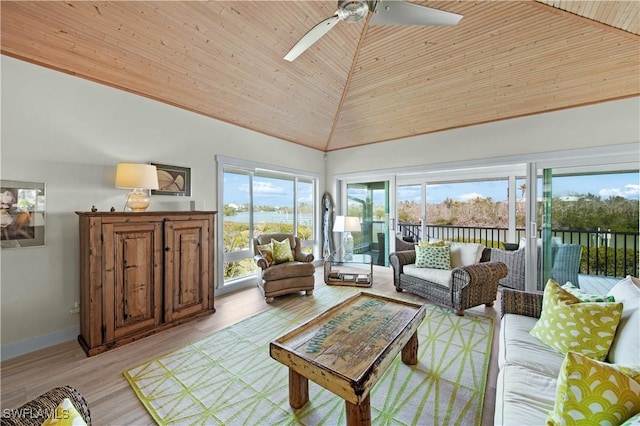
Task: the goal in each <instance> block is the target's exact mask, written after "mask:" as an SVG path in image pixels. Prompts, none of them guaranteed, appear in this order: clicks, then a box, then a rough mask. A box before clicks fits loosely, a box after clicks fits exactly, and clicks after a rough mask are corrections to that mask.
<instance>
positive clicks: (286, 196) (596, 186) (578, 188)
mask: <svg viewBox="0 0 640 426" xmlns="http://www.w3.org/2000/svg"><path fill="white" fill-rule="evenodd" d="M521 183H524V179H523V180H522V181H519V182H518V183H517V186H518V187H519V186H520V184H521ZM552 191H553V194H554V196H560V197H562V196H572V195H579V194H587V193H591V194H595V195H599V196H601V197H602V198H603V199H607V198H609V197H610V196H621V197H625V198H628V199H632V200H638V199H639V195H640V175H639V174H638V173H637V172H636V173H619V174H600V175H584V176H567V177H556V178H554V180H553V188H552ZM224 192H225V194H224V202H225V204H229V203H235V204H238V205H240V204H244V203H247V202H248V201H249V180H248V177H247V176H246V175H240V174H229V173H226V174H225V177H224ZM292 193H293V180H282V179H271V178H263V177H256V178H255V182H254V188H253V194H254V198H255V203H256V204H257V205H273V206H290V205H291V202H292V195H291V194H292ZM299 195H300V201H301V202H307V203H309V202H311V196H312V186H311V184H304V183H303V184H301V185H300V190H299ZM476 197H480V198H489V197H491V198H492V199H493V200H494V201H505V200H506V199H507V183H506V180H503V181H484V182H469V183H452V184H434V185H429V186H428V189H427V201H428V202H429V203H440V202H442V201H444V200H445V199H446V198H451V199H453V200H457V201H467V200H469V199H473V198H476ZM518 197H520V193H519V191H518ZM411 200H413V201H416V202H419V201H420V186H419V185H416V186H412V187H400V188H399V189H398V201H399V202H400V201H411ZM374 204H383V202H382V199H375V200H374Z"/></svg>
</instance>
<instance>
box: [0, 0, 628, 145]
mask: <svg viewBox="0 0 640 426" xmlns="http://www.w3.org/2000/svg"><path fill="white" fill-rule="evenodd" d="M415 3H418V4H422V5H426V6H429V7H433V8H437V9H442V10H447V11H451V12H455V13H458V14H461V15H464V18H463V19H462V20H461V21H460V23H459V24H458V25H457V26H455V27H413V26H367V25H366V23H365V22H364V21H362V22H359V23H355V24H346V23H344V22H340V23H338V25H336V27H334V28H333V30H331V31H330V32H329V33H328V34H327V35H325V36H324V37H323V38H322V39H321V40H320V41H318V42H317V43H316V44H314V45H313V46H312V47H311V48H310V49H309V50H308V51H306V52H305V53H303V54H302V55H301V56H300V57H299V58H298V59H297V60H295V61H294V62H291V63H289V62H287V61H284V60H283V59H282V57H283V55H284V54H285V53H286V52H287V51H288V50H289V48H290V47H291V46H292V45H293V44H294V43H295V42H296V41H297V40H298V39H299V38H300V37H301V36H302V35H303V34H305V33H306V32H307V31H308V30H309V29H310V28H311V27H312V26H313V25H315V24H316V23H318V22H320V21H321V20H323V19H325V18H327V17H329V16H331V15H333V13H334V12H335V10H336V2H335V1H227V2H223V1H209V2H204V1H200V2H198V1H190V2H181V1H158V2H147V1H145V2H141V1H106V2H92V1H33V2H30V1H2V3H1V11H0V12H1V15H2V22H1V25H2V26H1V30H2V38H1V40H2V53H3V54H5V55H9V56H12V57H15V58H19V59H23V60H26V61H29V62H33V63H36V64H40V65H43V66H46V67H50V68H53V69H56V70H60V71H63V72H66V73H69V74H72V75H76V76H79V77H83V78H87V79H90V80H93V81H97V82H100V83H104V84H107V85H110V86H113V87H117V88H120V89H123V90H127V91H130V92H133V93H136V94H140V95H143V96H147V97H150V98H153V99H157V100H159V101H162V102H166V103H169V104H172V105H176V106H179V107H181V108H185V109H188V110H191V111H195V112H197V113H200V114H204V115H206V116H210V117H214V118H216V119H219V120H223V121H226V122H229V123H233V124H236V125H238V126H242V127H245V128H248V129H252V130H255V131H258V132H261V133H264V134H268V135H272V136H275V137H278V138H281V139H284V140H288V141H291V142H294V143H297V144H301V145H304V146H308V147H312V148H316V149H318V150H321V151H332V150H336V149H342V148H347V147H351V146H359V145H365V144H372V143H376V142H381V141H386V140H393V139H398V138H403V137H408V136H413V135H420V134H425V133H430V132H437V131H440V130H443V129H451V128H456V127H462V126H469V125H473V124H478V123H484V122H490V121H495V120H502V119H507V118H512V117H518V116H523V115H528V114H535V113H540V112H545V111H551V110H556V109H562V108H569V107H574V106H578V105H586V104H591V103H597V102H603V101H607V100H613V99H620V98H625V97H631V96H638V95H639V94H640V36H639V34H640V28H639V27H640V2H635V1H606V2H605V1H603V2H593V1H554V0H542V1H538V2H534V1H476V2H473V1H416V2H415ZM544 3H546V4H544ZM214 140H215V138H214ZM213 143H215V142H213Z"/></svg>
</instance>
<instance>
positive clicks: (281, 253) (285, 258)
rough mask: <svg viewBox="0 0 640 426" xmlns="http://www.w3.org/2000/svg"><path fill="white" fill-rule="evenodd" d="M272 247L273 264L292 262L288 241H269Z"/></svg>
mask: <svg viewBox="0 0 640 426" xmlns="http://www.w3.org/2000/svg"><path fill="white" fill-rule="evenodd" d="M271 244H272V245H273V263H275V264H276V265H277V264H278V263H285V262H293V253H292V252H291V243H290V242H289V239H288V238H287V239H285V240H283V241H276V240H274V239H273V238H272V239H271Z"/></svg>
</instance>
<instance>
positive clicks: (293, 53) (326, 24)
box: [284, 15, 340, 62]
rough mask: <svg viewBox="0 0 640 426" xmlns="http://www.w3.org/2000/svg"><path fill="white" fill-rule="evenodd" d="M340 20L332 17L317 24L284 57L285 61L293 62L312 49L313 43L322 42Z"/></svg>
mask: <svg viewBox="0 0 640 426" xmlns="http://www.w3.org/2000/svg"><path fill="white" fill-rule="evenodd" d="M338 21H340V18H339V17H338V15H335V16H332V17H331V18H327V19H325V20H324V21H322V22H320V23H319V24H317V25H316V26H315V27H313V28H311V29H310V30H309V31H308V32H307V33H306V34H305V35H304V36H302V38H301V39H300V40H298V42H297V43H296V44H295V45H294V46H293V47H292V48H291V50H289V53H287V54H286V55H285V56H284V59H286V60H287V61H289V62H291V61H293V60H294V59H296V58H297V57H298V56H300V55H301V54H302V52H304V51H305V50H307V49H308V48H310V47H311V46H312V45H313V43H315V42H316V41H318V40H320V38H321V37H322V36H323V35H325V34H326V33H328V32H329V30H331V28H333V27H334V26H335V25H336V24H337V23H338Z"/></svg>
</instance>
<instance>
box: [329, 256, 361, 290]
mask: <svg viewBox="0 0 640 426" xmlns="http://www.w3.org/2000/svg"><path fill="white" fill-rule="evenodd" d="M324 282H325V284H327V285H349V286H356V287H371V285H372V284H373V258H372V257H371V256H370V255H368V254H353V255H351V256H350V257H349V258H347V257H345V256H343V255H339V254H333V255H331V256H328V257H326V258H325V259H324Z"/></svg>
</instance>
